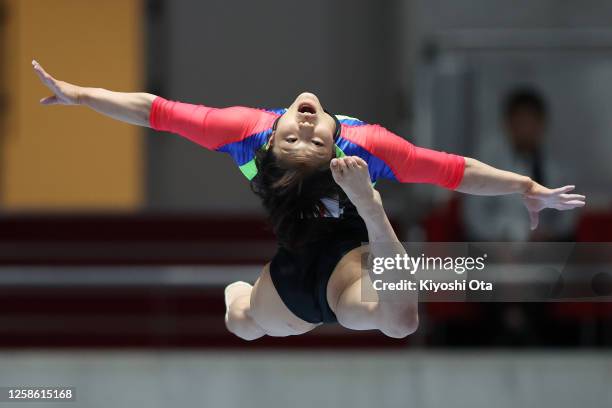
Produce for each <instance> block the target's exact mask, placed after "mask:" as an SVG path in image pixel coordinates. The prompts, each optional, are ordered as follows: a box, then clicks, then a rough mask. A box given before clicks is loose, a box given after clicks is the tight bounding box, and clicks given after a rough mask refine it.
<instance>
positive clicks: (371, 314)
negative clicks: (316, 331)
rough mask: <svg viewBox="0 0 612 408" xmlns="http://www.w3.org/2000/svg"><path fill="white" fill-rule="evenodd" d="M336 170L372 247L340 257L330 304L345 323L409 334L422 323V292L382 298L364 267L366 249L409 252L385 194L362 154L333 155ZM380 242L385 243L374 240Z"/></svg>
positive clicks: (394, 334)
mask: <svg viewBox="0 0 612 408" xmlns="http://www.w3.org/2000/svg"><path fill="white" fill-rule="evenodd" d="M332 173H333V176H334V179H335V180H336V182H337V183H338V184H339V185H340V187H342V189H343V190H344V191H345V193H346V194H347V196H348V198H349V199H350V200H351V202H352V203H353V204H354V205H355V207H356V208H357V211H358V212H359V215H360V216H361V217H362V219H363V220H364V222H365V224H366V227H367V229H368V236H369V241H370V247H369V248H357V249H355V250H353V251H351V252H349V253H348V254H346V255H345V256H344V257H343V258H342V260H341V261H340V262H339V263H338V265H337V267H336V269H335V270H334V273H333V274H332V276H331V278H330V282H329V283H328V292H327V295H328V301H329V304H330V307H332V309H333V310H334V312H335V313H336V317H337V318H338V322H339V323H340V324H341V325H342V326H344V327H347V328H350V329H354V330H371V329H378V330H380V331H381V332H383V333H384V334H386V335H387V336H390V337H396V338H402V337H406V336H408V335H409V334H412V333H414V332H415V331H416V329H417V327H418V299H417V295H416V294H410V293H401V295H399V296H398V298H397V299H385V300H384V301H381V300H379V298H378V296H377V294H376V292H375V291H374V290H373V288H372V283H371V281H370V279H369V276H367V275H365V274H363V275H362V273H361V256H362V255H363V254H364V253H365V252H367V251H369V252H370V255H371V256H374V257H395V255H396V254H400V255H403V254H405V250H404V248H403V246H402V245H401V243H400V242H399V240H398V238H397V236H396V235H395V232H394V231H393V228H392V227H391V223H390V222H389V219H388V218H387V215H386V214H385V212H384V209H383V206H382V201H381V198H380V194H379V193H378V192H377V191H376V190H374V188H373V187H372V184H371V182H370V177H369V174H368V169H367V164H366V162H365V161H363V160H362V159H360V158H358V157H345V158H341V159H334V160H333V161H332ZM375 243H381V244H384V245H372V244H375ZM366 293H367V297H366V299H365V300H367V301H364V299H363V298H364V294H366Z"/></svg>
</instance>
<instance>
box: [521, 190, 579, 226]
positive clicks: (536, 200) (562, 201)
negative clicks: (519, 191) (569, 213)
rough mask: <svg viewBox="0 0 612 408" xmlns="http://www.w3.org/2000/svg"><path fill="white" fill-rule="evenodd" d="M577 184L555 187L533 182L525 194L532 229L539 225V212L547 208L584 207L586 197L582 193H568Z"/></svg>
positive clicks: (570, 208) (566, 208) (561, 209)
mask: <svg viewBox="0 0 612 408" xmlns="http://www.w3.org/2000/svg"><path fill="white" fill-rule="evenodd" d="M574 188H575V186H565V187H559V188H555V189H550V188H546V187H544V186H542V185H540V184H538V183H535V182H534V183H532V185H531V187H530V188H529V189H528V190H527V191H526V192H525V193H524V194H523V203H524V204H525V207H527V211H528V212H529V219H530V221H531V229H532V230H535V229H536V228H537V227H538V221H539V213H540V211H542V210H543V209H545V208H554V209H555V210H560V211H565V210H573V209H574V208H578V207H584V205H585V199H586V197H585V196H583V195H580V194H568V193H569V192H570V191H572V190H574Z"/></svg>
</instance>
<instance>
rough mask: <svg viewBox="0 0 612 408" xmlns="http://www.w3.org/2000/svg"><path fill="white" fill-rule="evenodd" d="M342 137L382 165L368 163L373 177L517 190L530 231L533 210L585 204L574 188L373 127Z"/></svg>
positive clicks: (478, 190) (462, 188)
mask: <svg viewBox="0 0 612 408" xmlns="http://www.w3.org/2000/svg"><path fill="white" fill-rule="evenodd" d="M344 137H345V138H346V139H349V140H350V141H351V142H353V143H355V144H358V145H359V146H361V147H363V148H365V149H366V150H367V151H368V152H370V153H371V154H372V155H374V156H375V157H376V158H378V159H380V160H381V161H382V162H384V163H385V164H386V166H380V165H379V162H375V161H373V162H372V163H371V164H372V165H370V171H371V176H372V178H373V179H378V178H387V179H392V180H396V181H399V182H402V183H427V184H435V185H438V186H440V187H444V188H447V189H450V190H455V191H459V192H462V193H467V194H474V195H487V196H497V195H507V194H521V195H522V198H523V203H524V204H525V207H526V208H527V211H528V212H529V217H530V219H531V229H535V228H536V227H537V225H538V218H539V212H540V211H542V210H543V209H545V208H553V209H556V210H571V209H574V208H577V207H583V206H584V205H585V196H583V195H580V194H568V193H569V192H570V191H572V190H573V189H574V186H571V185H570V186H564V187H560V188H554V189H550V188H547V187H544V186H542V185H540V184H538V183H536V182H535V181H533V180H531V179H530V178H529V177H527V176H523V175H520V174H517V173H513V172H510V171H504V170H500V169H497V168H495V167H492V166H489V165H487V164H485V163H482V162H480V161H478V160H476V159H472V158H470V157H463V156H459V155H456V154H449V153H445V152H439V151H436V150H431V149H426V148H422V147H419V146H415V145H413V144H412V143H410V142H408V141H407V140H405V139H403V138H401V137H399V136H397V135H395V134H394V133H392V132H390V131H388V130H387V129H385V128H383V127H381V126H378V125H367V126H361V127H356V128H353V129H350V130H349V131H348V132H346V135H344ZM372 172H373V173H372Z"/></svg>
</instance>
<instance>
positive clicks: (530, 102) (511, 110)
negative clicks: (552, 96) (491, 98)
mask: <svg viewBox="0 0 612 408" xmlns="http://www.w3.org/2000/svg"><path fill="white" fill-rule="evenodd" d="M522 109H527V110H530V111H532V112H534V113H535V114H536V115H538V116H540V117H541V118H542V119H546V118H547V117H548V107H547V106H546V101H545V100H544V97H543V96H542V94H540V92H538V91H537V90H536V89H535V88H532V87H530V86H523V87H520V88H516V89H514V90H512V91H511V92H510V93H509V94H508V95H507V96H506V98H505V99H504V104H503V112H504V117H505V118H506V119H509V118H510V117H511V116H512V115H514V114H515V113H516V112H518V111H519V110H522Z"/></svg>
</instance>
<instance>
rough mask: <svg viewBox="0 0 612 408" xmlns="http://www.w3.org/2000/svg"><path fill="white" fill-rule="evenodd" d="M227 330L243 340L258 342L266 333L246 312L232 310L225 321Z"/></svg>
mask: <svg viewBox="0 0 612 408" xmlns="http://www.w3.org/2000/svg"><path fill="white" fill-rule="evenodd" d="M225 327H227V330H228V331H229V332H230V333H232V334H234V335H236V336H237V337H240V338H241V339H243V340H247V341H251V340H256V339H258V338H260V337H262V336H263V335H265V333H264V331H263V330H262V329H261V328H260V327H259V326H258V325H257V323H255V322H254V321H253V319H252V318H251V317H249V316H248V315H247V314H246V313H245V311H244V310H235V309H234V310H232V309H231V308H230V310H229V311H228V313H227V318H226V319H225Z"/></svg>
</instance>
